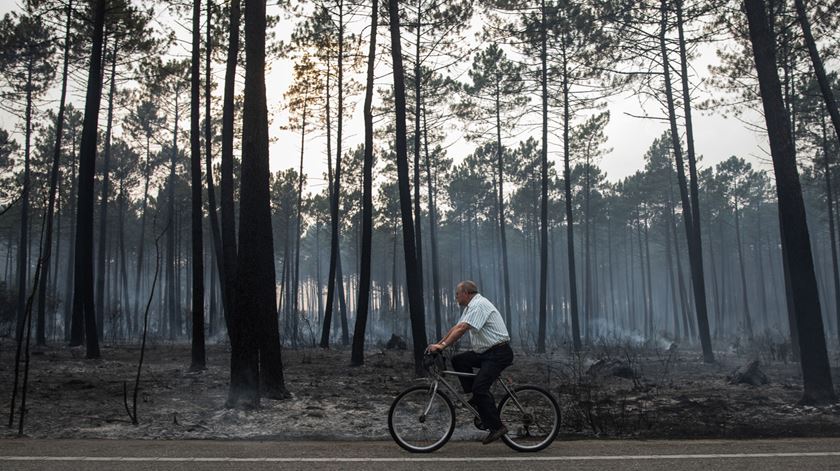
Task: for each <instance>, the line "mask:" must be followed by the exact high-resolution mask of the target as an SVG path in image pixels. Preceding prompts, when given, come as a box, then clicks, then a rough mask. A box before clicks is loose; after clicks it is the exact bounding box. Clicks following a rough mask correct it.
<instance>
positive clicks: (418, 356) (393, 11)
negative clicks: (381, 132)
mask: <svg viewBox="0 0 840 471" xmlns="http://www.w3.org/2000/svg"><path fill="white" fill-rule="evenodd" d="M388 16H389V20H390V25H389V26H390V30H391V58H392V61H393V70H394V105H395V111H396V115H397V122H396V125H397V129H396V132H397V134H396V143H397V179H398V185H399V192H400V215H401V219H402V234H403V251H404V253H405V276H406V285H407V287H408V305H409V313H410V317H411V333H412V340H413V350H414V371H415V373H416V374H417V375H421V374H422V373H423V368H422V360H423V351H424V350H425V349H426V344H427V339H426V319H425V317H424V311H425V310H424V309H423V296H422V290H421V287H420V284H419V278H420V277H422V273H420V272H419V271H418V264H417V250H416V245H415V240H414V227H413V226H414V221H413V219H412V214H411V194H410V189H409V175H408V145H407V127H406V100H405V69H404V68H403V57H402V44H401V43H400V16H399V5H398V3H397V0H388Z"/></svg>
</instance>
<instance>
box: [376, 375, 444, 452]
mask: <svg viewBox="0 0 840 471" xmlns="http://www.w3.org/2000/svg"><path fill="white" fill-rule="evenodd" d="M388 431H389V432H391V437H392V438H393V439H394V441H395V442H397V445H399V446H401V447H402V448H404V449H406V450H408V451H410V452H412V453H429V452H432V451H435V450H437V449H438V448H440V447H442V446H443V445H444V444H446V442H447V441H449V438H450V437H452V432H453V431H455V407H453V406H452V401H450V400H449V398H448V397H446V395H445V394H443V393H442V392H440V391H437V390H436V391H435V392H434V394H432V390H431V388H429V386H415V387H412V388H408V389H406V390H405V391H403V392H402V393H400V395H399V396H397V398H396V399H394V402H393V404H391V410H389V411H388Z"/></svg>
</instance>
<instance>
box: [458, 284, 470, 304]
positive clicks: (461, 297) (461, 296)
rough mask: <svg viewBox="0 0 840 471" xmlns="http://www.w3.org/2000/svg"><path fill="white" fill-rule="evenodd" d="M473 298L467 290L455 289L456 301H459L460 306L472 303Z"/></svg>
mask: <svg viewBox="0 0 840 471" xmlns="http://www.w3.org/2000/svg"><path fill="white" fill-rule="evenodd" d="M471 298H472V296H470V295H469V294H467V292H466V290H464V289H463V288H460V287H458V288H455V300H456V301H458V305H459V306H462V307H463V306H466V305H467V304H469V303H470V299H471Z"/></svg>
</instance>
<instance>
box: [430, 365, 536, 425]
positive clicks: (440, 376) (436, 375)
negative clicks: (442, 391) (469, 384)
mask: <svg viewBox="0 0 840 471" xmlns="http://www.w3.org/2000/svg"><path fill="white" fill-rule="evenodd" d="M430 373H432V375H433V379H432V384H431V385H430V390H431V394H429V404H428V405H427V406H426V409H425V410H424V411H423V415H424V416H425V415H427V414H428V413H429V410H430V409H431V408H432V401H433V400H434V397H435V392H436V391H437V390H438V385H439V384H440V383H443V385H444V386H445V387H446V389H447V390H449V392H450V393H451V394H452V395H453V396H455V398H456V399H458V401H459V402H460V403H461V404H463V405H464V406H466V408H467V410H468V411H470V412H471V413H472V414H473V415H474V416H475V417H476V418H478V419H479V420H480V419H481V416H480V415H479V414H478V411H477V410H475V408H473V406H472V404H470V403H469V402H468V401H467V400H466V399H464V396H463V395H462V394H461V393H459V392H458V390H456V389H455V388H454V387H453V386H452V385H451V384H449V382H448V381H446V379H445V378H444V375H450V376H463V377H475V376H477V374H476V373H462V372H460V371H452V370H443V371H440V372H437V371H430ZM496 382H497V383H499V384H500V385H501V386H502V389H504V390H505V392H507V394H508V395H509V396H510V397H511V399H513V402H514V403H515V404H516V406H517V407H518V408H519V410H522V409H523V408H522V404H520V403H519V399H518V398H517V397H516V394H515V393H514V392H513V389H511V388H509V387H508V385H507V384H506V382H505V381H504V380H503V378H502V377H501V376H499V377H498V378H497V379H496Z"/></svg>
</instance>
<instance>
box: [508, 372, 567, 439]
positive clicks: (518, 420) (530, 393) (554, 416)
mask: <svg viewBox="0 0 840 471" xmlns="http://www.w3.org/2000/svg"><path fill="white" fill-rule="evenodd" d="M513 393H514V395H515V396H516V397H515V398H514V397H513V396H511V395H510V394H507V395H505V397H504V398H502V400H501V402H499V415H500V416H501V419H502V423H503V424H505V426H506V427H507V428H508V433H507V434H506V435H503V436H502V441H504V442H505V444H506V445H507V446H509V447H511V448H513V449H514V450H516V451H539V450H542V449H543V448H545V447H547V446H548V445H550V444H551V442H553V441H554V438H555V437H556V436H557V432H559V431H560V406H558V405H557V401H556V400H555V399H554V397H553V396H552V395H551V394H550V393H549V392H548V391H546V390H545V389H543V388H540V387H538V386H519V387H516V388H514V390H513Z"/></svg>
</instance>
